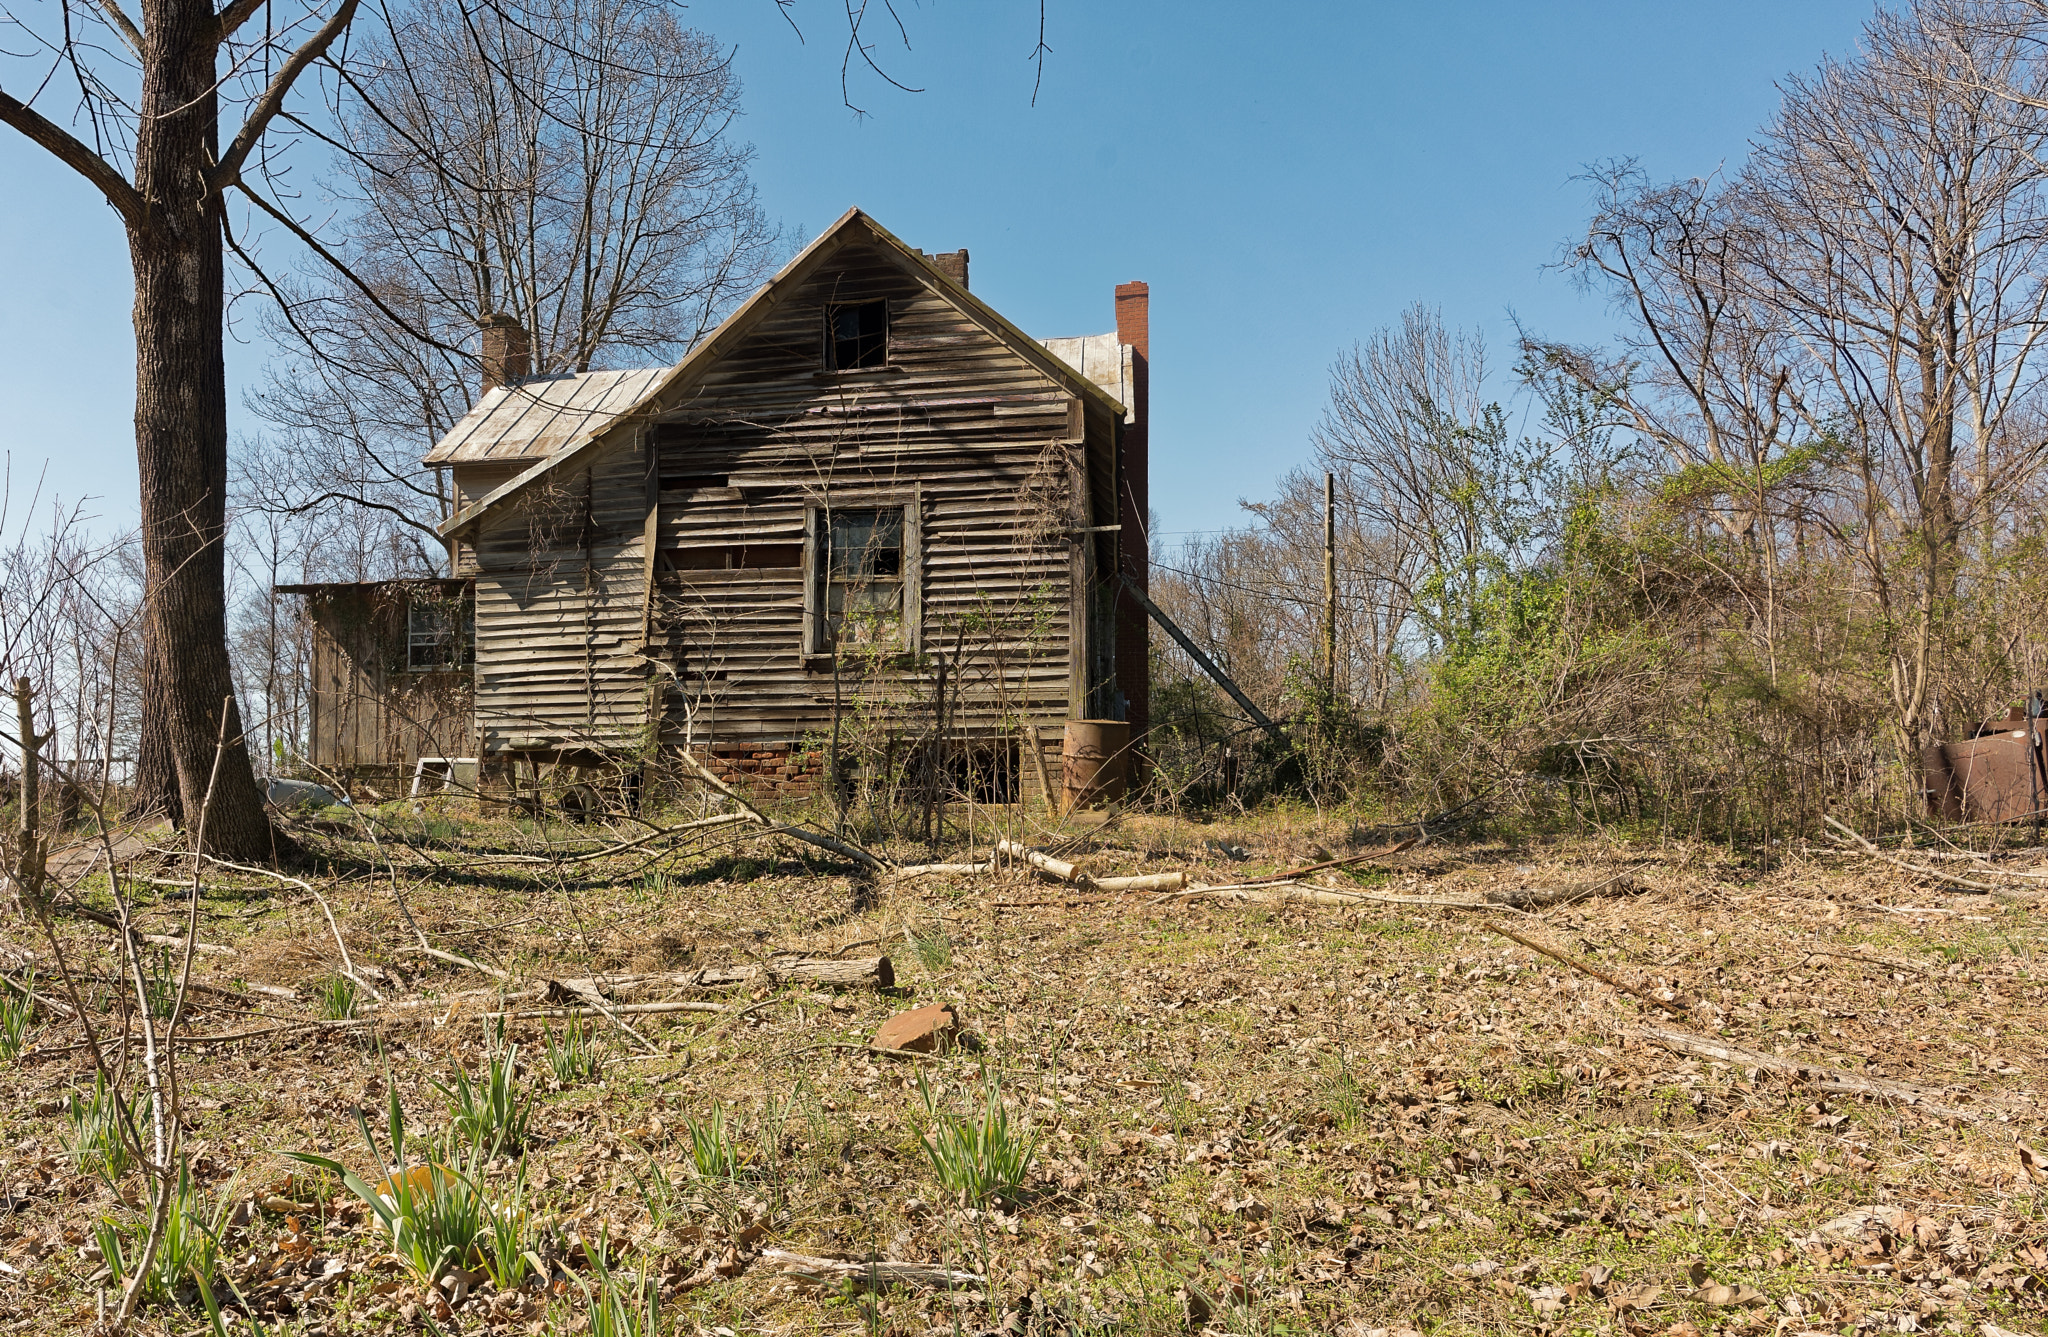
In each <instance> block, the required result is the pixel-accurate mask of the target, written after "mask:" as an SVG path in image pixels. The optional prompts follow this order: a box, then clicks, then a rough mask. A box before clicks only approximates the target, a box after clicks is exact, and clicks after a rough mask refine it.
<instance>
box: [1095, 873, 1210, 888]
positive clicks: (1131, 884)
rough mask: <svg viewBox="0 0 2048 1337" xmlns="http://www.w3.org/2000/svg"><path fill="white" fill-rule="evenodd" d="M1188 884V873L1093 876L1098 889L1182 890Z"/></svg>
mask: <svg viewBox="0 0 2048 1337" xmlns="http://www.w3.org/2000/svg"><path fill="white" fill-rule="evenodd" d="M1187 884H1188V875H1187V874H1186V873H1144V874H1140V875H1139V876H1137V877H1098V878H1091V879H1090V880H1089V885H1090V886H1093V887H1094V888H1095V889H1096V890H1097V891H1180V890H1181V889H1183V888H1184V887H1186V886H1187Z"/></svg>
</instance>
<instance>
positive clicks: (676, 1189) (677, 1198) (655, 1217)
mask: <svg viewBox="0 0 2048 1337" xmlns="http://www.w3.org/2000/svg"><path fill="white" fill-rule="evenodd" d="M647 1160H648V1166H647V1173H646V1174H645V1175H642V1174H641V1173H640V1172H639V1171H638V1170H635V1169H634V1168H633V1167H632V1166H631V1165H628V1166H627V1167H626V1173H627V1174H629V1175H631V1176H632V1177H633V1183H634V1185H635V1186H636V1187H638V1188H639V1190H640V1205H641V1206H643V1207H645V1208H646V1209H647V1220H648V1221H649V1223H650V1224H652V1225H653V1227H654V1228H655V1229H656V1230H661V1229H663V1228H664V1227H666V1226H667V1225H668V1223H669V1222H670V1221H673V1220H675V1219H676V1218H677V1217H678V1216H680V1215H682V1213H683V1212H684V1210H685V1209H687V1208H689V1207H691V1206H693V1205H694V1202H693V1200H692V1199H690V1198H689V1197H687V1196H686V1195H685V1194H684V1193H683V1190H682V1186H681V1185H680V1184H678V1183H676V1182H675V1181H674V1180H672V1179H670V1178H669V1177H668V1174H667V1172H666V1171H664V1170H663V1169H662V1168H661V1166H659V1165H657V1164H655V1163H654V1158H653V1157H652V1156H650V1157H648V1158H647Z"/></svg>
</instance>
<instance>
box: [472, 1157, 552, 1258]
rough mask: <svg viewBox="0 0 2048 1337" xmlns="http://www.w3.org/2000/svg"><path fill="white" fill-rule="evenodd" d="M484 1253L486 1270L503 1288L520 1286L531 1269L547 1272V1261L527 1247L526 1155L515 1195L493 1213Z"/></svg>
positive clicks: (488, 1226) (486, 1235)
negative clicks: (544, 1261)
mask: <svg viewBox="0 0 2048 1337" xmlns="http://www.w3.org/2000/svg"><path fill="white" fill-rule="evenodd" d="M481 1252H482V1254H483V1269H484V1271H485V1272H487V1273H489V1274H490V1278H491V1284H492V1285H493V1286H496V1287H497V1288H498V1289H499V1290H501V1291H509V1290H512V1289H513V1288H515V1287H517V1286H518V1285H519V1284H520V1283H521V1282H523V1281H525V1280H526V1274H527V1272H528V1271H529V1270H532V1271H535V1272H542V1273H545V1272H546V1271H547V1264H545V1263H543V1262H542V1261H541V1260H540V1257H539V1255H537V1254H535V1253H534V1252H533V1250H532V1249H530V1248H529V1247H527V1223H526V1160H525V1158H524V1157H521V1158H520V1161H519V1171H518V1173H517V1175H516V1176H515V1177H514V1179H513V1181H512V1196H511V1197H510V1198H508V1199H506V1200H505V1201H503V1202H501V1203H499V1204H497V1206H496V1207H495V1208H494V1209H493V1210H492V1211H491V1212H490V1220H489V1223H488V1224H487V1225H486V1226H485V1227H484V1240H483V1244H482V1248H481Z"/></svg>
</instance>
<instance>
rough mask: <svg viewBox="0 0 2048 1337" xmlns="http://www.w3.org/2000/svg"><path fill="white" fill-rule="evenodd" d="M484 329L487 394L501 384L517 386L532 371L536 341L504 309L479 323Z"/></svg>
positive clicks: (481, 358)
mask: <svg viewBox="0 0 2048 1337" xmlns="http://www.w3.org/2000/svg"><path fill="white" fill-rule="evenodd" d="M477 324H478V325H479V326H481V327H482V328H483V332H484V339H483V349H482V352H481V354H480V356H479V359H478V360H479V361H481V362H482V363H483V370H484V390H485V392H486V393H488V392H489V391H492V390H495V389H497V388H498V387H499V386H501V385H517V384H518V383H519V382H521V381H523V380H525V379H526V378H527V377H528V376H531V375H532V374H533V341H532V340H531V339H529V338H528V337H527V334H526V327H525V326H524V325H521V324H520V323H519V322H518V321H517V320H516V319H514V318H513V317H511V316H509V315H507V314H506V313H505V312H503V311H498V312H494V313H492V314H491V315H488V316H485V317H484V318H483V319H482V320H479V321H478V322H477Z"/></svg>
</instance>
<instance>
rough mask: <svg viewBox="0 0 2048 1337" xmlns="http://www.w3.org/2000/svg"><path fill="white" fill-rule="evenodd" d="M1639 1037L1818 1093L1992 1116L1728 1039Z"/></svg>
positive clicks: (1669, 1033)
mask: <svg viewBox="0 0 2048 1337" xmlns="http://www.w3.org/2000/svg"><path fill="white" fill-rule="evenodd" d="M1636 1034H1637V1035H1638V1036H1640V1037H1642V1038H1643V1039H1645V1040H1649V1041H1652V1042H1653V1043H1656V1044H1660V1045H1663V1046H1664V1047H1665V1048H1666V1049H1674V1050H1677V1051H1678V1052H1679V1053H1681V1054H1691V1055H1693V1056H1694V1057H1695V1058H1706V1059H1714V1060H1716V1061H1718V1062H1721V1063H1732V1064H1740V1065H1741V1066H1743V1067H1746V1068H1760V1069H1762V1070H1763V1071H1765V1072H1779V1073H1784V1074H1785V1075H1787V1076H1789V1077H1793V1078H1796V1079H1797V1080H1799V1081H1801V1082H1804V1083H1805V1084H1806V1085H1808V1086H1811V1087H1813V1088H1814V1089H1815V1090H1818V1091H1831V1092H1840V1093H1842V1094H1845V1095H1858V1096H1875V1097H1877V1098H1879V1099H1883V1100H1896V1101H1898V1102H1900V1103H1901V1104H1906V1105H1912V1106H1914V1107H1916V1108H1918V1109H1924V1110H1926V1111H1927V1112H1928V1113H1930V1114H1938V1115H1941V1116H1942V1117H1943V1118H1948V1119H1968V1120H1971V1121H1973V1122H1975V1121H1979V1120H1982V1119H1984V1118H1986V1117H1988V1116H1987V1115H1986V1114H1985V1113H1984V1112H1983V1111H1980V1110H1969V1109H1963V1108H1961V1107H1960V1106H1956V1105H1949V1104H1945V1103H1943V1102H1942V1101H1940V1100H1938V1099H1936V1097H1938V1096H1946V1095H1948V1094H1949V1092H1947V1091H1943V1090H1935V1091H1929V1090H1927V1089H1925V1088H1923V1087H1918V1086H1908V1085H1906V1084H1905V1083H1904V1082H1890V1081H1885V1080H1884V1079H1882V1078H1874V1077H1857V1076H1855V1075H1854V1074H1852V1073H1846V1072H1841V1071H1839V1070H1837V1069H1834V1068H1823V1067H1819V1066H1817V1065H1814V1064H1810V1063H1801V1062H1799V1061H1798V1060H1796V1059H1788V1058H1781V1057H1779V1056H1778V1055H1776V1054H1765V1053H1761V1052H1759V1051H1757V1050H1754V1049H1745V1048H1743V1047H1742V1046H1741V1045H1733V1044H1729V1043H1728V1042H1727V1041H1725V1040H1714V1039H1710V1038H1708V1037H1707V1036H1704V1035H1695V1034H1693V1033H1692V1032H1691V1031H1679V1030H1670V1029H1667V1028H1665V1027H1660V1026H1644V1027H1641V1028H1639V1029H1638V1030H1637V1031H1636Z"/></svg>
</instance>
